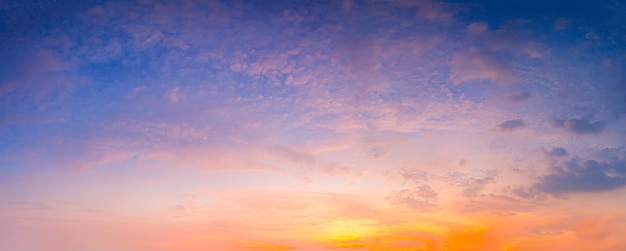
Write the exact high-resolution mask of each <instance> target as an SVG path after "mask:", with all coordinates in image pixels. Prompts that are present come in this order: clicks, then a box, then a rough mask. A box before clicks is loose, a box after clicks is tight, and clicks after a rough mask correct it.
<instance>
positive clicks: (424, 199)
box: [386, 185, 438, 211]
mask: <svg viewBox="0 0 626 251" xmlns="http://www.w3.org/2000/svg"><path fill="white" fill-rule="evenodd" d="M437 196H438V194H437V192H435V191H434V190H433V189H432V188H431V187H430V186H429V185H421V186H419V187H416V188H414V189H402V190H397V191H393V192H391V194H390V195H388V196H387V198H386V199H387V200H388V201H389V202H391V203H392V204H398V205H404V206H407V207H409V208H412V209H416V210H425V211H431V210H434V209H437V208H438V205H437V204H435V203H436V202H437Z"/></svg>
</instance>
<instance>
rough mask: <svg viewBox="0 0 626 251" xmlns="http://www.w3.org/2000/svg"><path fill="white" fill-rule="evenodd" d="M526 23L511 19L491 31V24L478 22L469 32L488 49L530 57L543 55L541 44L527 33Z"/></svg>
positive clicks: (470, 35)
mask: <svg viewBox="0 0 626 251" xmlns="http://www.w3.org/2000/svg"><path fill="white" fill-rule="evenodd" d="M524 24H525V22H523V21H511V22H509V23H505V24H503V25H502V26H501V27H500V29H498V30H495V31H489V25H487V24H486V23H483V22H477V23H472V24H470V25H469V26H468V27H467V34H468V36H469V37H470V38H472V39H473V40H475V41H477V42H479V44H480V46H481V48H482V49H484V50H487V51H491V52H505V53H507V54H513V55H515V54H518V55H522V56H525V57H529V58H539V57H542V56H543V54H542V53H541V52H540V51H539V49H538V47H539V46H538V45H537V44H536V43H535V42H533V41H531V40H530V39H529V38H528V36H527V35H526V34H525V32H524V29H523V26H524Z"/></svg>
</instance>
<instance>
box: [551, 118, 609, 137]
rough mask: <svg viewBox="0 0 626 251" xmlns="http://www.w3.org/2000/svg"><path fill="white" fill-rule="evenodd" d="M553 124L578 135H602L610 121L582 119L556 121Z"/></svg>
mask: <svg viewBox="0 0 626 251" xmlns="http://www.w3.org/2000/svg"><path fill="white" fill-rule="evenodd" d="M552 124H553V125H554V126H556V127H559V128H564V129H566V130H567V131H569V132H572V133H576V134H600V133H602V132H604V130H605V129H606V126H607V124H608V121H606V120H594V119H591V118H588V117H584V118H580V119H554V120H553V121H552Z"/></svg>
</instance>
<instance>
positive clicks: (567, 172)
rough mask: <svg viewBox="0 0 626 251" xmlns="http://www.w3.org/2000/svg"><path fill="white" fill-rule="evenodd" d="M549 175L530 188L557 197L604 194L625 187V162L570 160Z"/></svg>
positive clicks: (615, 160) (614, 160) (618, 160)
mask: <svg viewBox="0 0 626 251" xmlns="http://www.w3.org/2000/svg"><path fill="white" fill-rule="evenodd" d="M555 169H556V171H554V172H553V173H551V174H548V175H545V176H542V177H540V178H539V182H537V183H535V184H534V185H533V186H532V188H533V189H537V190H539V191H542V192H545V193H549V194H554V195H559V194H566V193H580V192H605V191H611V190H615V189H618V188H621V187H623V186H626V161H624V160H620V159H613V160H610V161H605V162H600V161H596V160H592V159H590V160H586V161H580V160H578V159H572V160H570V161H568V162H566V163H565V164H564V166H561V167H557V168H555Z"/></svg>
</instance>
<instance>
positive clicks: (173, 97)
mask: <svg viewBox="0 0 626 251" xmlns="http://www.w3.org/2000/svg"><path fill="white" fill-rule="evenodd" d="M179 90H180V88H178V87H174V88H172V89H170V90H169V91H167V93H166V94H165V97H166V98H167V100H168V101H170V103H172V104H177V103H178V101H180V100H182V99H184V98H185V95H183V94H180V93H178V91H179Z"/></svg>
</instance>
